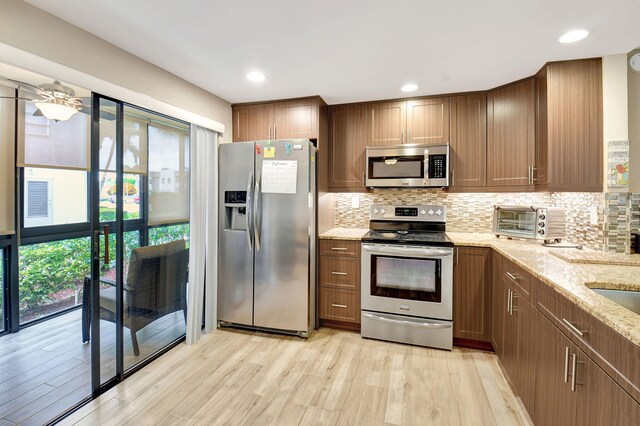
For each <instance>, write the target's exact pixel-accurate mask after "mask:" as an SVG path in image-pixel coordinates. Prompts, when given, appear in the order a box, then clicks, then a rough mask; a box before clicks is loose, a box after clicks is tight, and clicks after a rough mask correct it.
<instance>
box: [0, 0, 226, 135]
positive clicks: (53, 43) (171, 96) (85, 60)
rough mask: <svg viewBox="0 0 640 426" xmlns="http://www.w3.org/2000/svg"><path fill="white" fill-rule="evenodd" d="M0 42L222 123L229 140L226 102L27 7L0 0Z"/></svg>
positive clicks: (76, 28)
mask: <svg viewBox="0 0 640 426" xmlns="http://www.w3.org/2000/svg"><path fill="white" fill-rule="evenodd" d="M0 42H1V43H5V44H7V45H10V46H13V47H15V48H18V49H20V50H23V51H25V52H29V53H31V54H34V55H37V56H39V57H41V58H45V59H47V60H50V61H53V62H56V63H58V64H61V65H64V66H66V67H69V68H72V69H74V70H77V71H80V72H83V73H86V74H89V75H91V76H94V77H97V78H100V79H102V80H105V81H107V82H110V83H113V84H115V85H117V86H120V87H124V88H126V89H129V90H132V91H135V92H138V93H142V94H145V95H148V96H150V97H152V98H154V99H157V100H159V101H162V102H165V103H167V104H170V105H172V106H175V107H178V108H182V109H184V110H187V111H190V112H192V113H195V114H198V115H201V116H203V117H206V118H208V119H211V120H214V121H217V122H219V123H222V124H224V125H225V128H226V130H225V134H224V135H223V137H222V139H221V141H224V142H230V141H231V134H232V127H231V126H232V116H231V105H230V104H229V102H227V101H225V100H224V99H221V98H219V97H217V96H215V95H213V94H211V93H209V92H207V91H205V90H203V89H200V88H199V87H197V86H195V85H193V84H191V83H188V82H187V81H185V80H182V79H181V78H179V77H177V76H175V75H173V74H171V73H169V72H167V71H165V70H163V69H161V68H159V67H157V66H155V65H152V64H150V63H148V62H146V61H144V60H142V59H140V58H138V57H137V56H134V55H132V54H130V53H127V52H125V51H124V50H122V49H119V48H117V47H115V46H114V45H112V44H109V43H107V42H106V41H104V40H102V39H100V38H98V37H96V36H94V35H92V34H90V33H88V32H86V31H83V30H81V29H79V28H78V27H75V26H73V25H71V24H69V23H67V22H65V21H63V20H61V19H58V18H56V17H54V16H52V15H49V14H48V13H45V12H43V11H42V10H40V9H38V8H35V7H33V6H31V5H29V4H27V3H24V2H22V1H19V0H0ZM0 59H1V58H0ZM16 65H20V64H16ZM31 71H36V72H40V73H43V74H45V75H47V73H46V71H45V70H31ZM52 77H56V76H55V75H52ZM70 83H76V82H74V81H70ZM87 89H90V90H92V89H93V90H95V88H93V87H87Z"/></svg>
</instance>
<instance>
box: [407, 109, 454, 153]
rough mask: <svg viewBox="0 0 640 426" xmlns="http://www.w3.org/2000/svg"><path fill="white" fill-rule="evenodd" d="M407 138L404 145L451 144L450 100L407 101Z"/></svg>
mask: <svg viewBox="0 0 640 426" xmlns="http://www.w3.org/2000/svg"><path fill="white" fill-rule="evenodd" d="M406 109H407V136H406V141H405V142H404V143H409V144H428V145H443V144H444V145H446V144H448V143H449V98H425V99H412V100H410V101H407V106H406Z"/></svg>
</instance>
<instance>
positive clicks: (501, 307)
mask: <svg viewBox="0 0 640 426" xmlns="http://www.w3.org/2000/svg"><path fill="white" fill-rule="evenodd" d="M506 295H507V290H506V288H505V287H504V285H503V284H502V255H501V254H500V253H498V252H496V251H494V252H493V253H491V344H492V345H493V349H494V350H495V351H496V353H497V354H498V356H499V357H502V350H503V349H504V312H505V310H506V309H507V302H506V300H507V299H506Z"/></svg>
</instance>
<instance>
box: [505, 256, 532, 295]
mask: <svg viewBox="0 0 640 426" xmlns="http://www.w3.org/2000/svg"><path fill="white" fill-rule="evenodd" d="M502 274H503V277H504V278H505V279H506V280H507V281H508V282H510V283H512V284H513V285H515V286H516V288H517V289H518V291H519V292H520V293H521V294H522V296H524V298H525V299H527V300H528V301H530V302H531V275H529V273H528V272H526V271H525V270H524V269H522V268H521V267H519V266H517V265H516V264H515V263H513V262H511V261H509V260H507V259H506V258H504V260H503V264H502Z"/></svg>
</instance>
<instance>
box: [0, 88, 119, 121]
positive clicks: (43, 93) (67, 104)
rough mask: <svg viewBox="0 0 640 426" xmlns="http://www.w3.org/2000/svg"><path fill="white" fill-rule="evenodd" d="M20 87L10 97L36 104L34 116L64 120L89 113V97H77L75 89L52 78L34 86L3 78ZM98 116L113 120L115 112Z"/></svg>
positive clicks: (101, 113) (102, 112)
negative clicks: (17, 94)
mask: <svg viewBox="0 0 640 426" xmlns="http://www.w3.org/2000/svg"><path fill="white" fill-rule="evenodd" d="M4 80H6V81H9V82H11V83H13V84H14V85H16V86H18V87H19V88H21V89H22V90H21V92H20V95H19V96H17V97H15V98H14V97H12V98H11V99H24V100H27V101H32V102H34V103H35V105H36V108H37V109H36V110H35V112H34V113H33V115H34V116H44V117H46V118H48V119H49V120H54V121H65V120H68V119H70V118H71V117H72V116H73V115H75V114H76V113H78V112H81V113H83V114H91V98H79V97H76V96H75V91H74V90H73V89H72V88H70V87H68V86H65V85H64V84H62V83H60V82H59V81H58V80H54V81H53V83H44V84H40V85H39V86H35V85H33V84H31V83H26V82H24V81H19V80H13V79H10V78H4ZM100 117H101V118H103V119H106V120H115V118H116V117H115V114H112V113H110V112H108V111H100Z"/></svg>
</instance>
